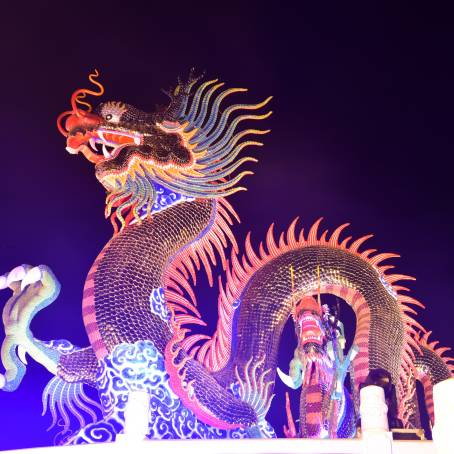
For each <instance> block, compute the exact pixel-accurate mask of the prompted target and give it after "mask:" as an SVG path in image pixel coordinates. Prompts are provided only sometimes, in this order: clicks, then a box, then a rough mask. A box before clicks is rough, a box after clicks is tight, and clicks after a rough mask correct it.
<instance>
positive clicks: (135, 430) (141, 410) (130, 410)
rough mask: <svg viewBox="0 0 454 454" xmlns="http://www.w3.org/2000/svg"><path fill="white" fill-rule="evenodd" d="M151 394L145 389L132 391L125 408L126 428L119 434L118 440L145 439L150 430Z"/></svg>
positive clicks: (122, 441) (123, 441) (128, 441)
mask: <svg viewBox="0 0 454 454" xmlns="http://www.w3.org/2000/svg"><path fill="white" fill-rule="evenodd" d="M149 407H150V396H149V394H148V393H147V392H145V391H131V392H130V393H129V396H128V403H127V404H126V410H125V428H124V430H123V433H122V434H118V435H117V442H121V443H125V442H127V443H131V442H139V441H144V440H145V437H146V435H147V432H148V412H149V409H150V408H149Z"/></svg>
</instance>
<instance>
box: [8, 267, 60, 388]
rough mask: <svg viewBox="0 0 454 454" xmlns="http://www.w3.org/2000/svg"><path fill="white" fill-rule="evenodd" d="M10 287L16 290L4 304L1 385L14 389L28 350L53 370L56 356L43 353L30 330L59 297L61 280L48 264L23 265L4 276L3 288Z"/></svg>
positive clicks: (23, 371)
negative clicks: (3, 372)
mask: <svg viewBox="0 0 454 454" xmlns="http://www.w3.org/2000/svg"><path fill="white" fill-rule="evenodd" d="M7 287H9V288H10V289H11V290H12V291H13V294H12V295H11V297H10V298H9V299H8V301H7V302H6V304H5V306H4V308H3V314H2V319H3V325H4V330H5V338H4V340H3V343H2V345H1V352H0V356H1V363H2V364H3V367H4V368H5V374H4V375H1V374H0V389H2V390H3V391H14V390H15V389H17V387H18V386H19V384H20V382H21V380H22V378H23V376H24V374H25V370H26V367H25V366H26V365H27V358H26V353H28V354H29V355H30V356H31V357H32V358H33V359H35V360H37V361H38V362H41V364H43V365H45V366H46V367H47V368H48V369H49V370H51V369H52V368H53V367H54V362H53V360H52V358H50V359H49V358H48V357H47V356H46V355H45V354H44V353H43V348H42V347H41V346H40V345H39V343H37V342H36V341H35V340H34V338H33V334H32V332H31V330H30V324H31V322H32V320H33V318H34V316H35V315H36V314H37V312H39V311H40V310H42V309H44V308H45V307H46V306H48V305H49V304H51V303H52V302H53V301H54V300H55V298H56V297H57V295H58V293H59V290H60V284H59V283H58V281H57V279H56V278H55V276H54V274H53V273H52V271H51V270H50V269H49V268H48V267H46V266H44V265H40V266H35V267H32V266H31V265H20V266H17V267H16V268H14V269H12V270H11V271H10V272H9V273H7V274H5V275H3V276H0V289H4V288H7Z"/></svg>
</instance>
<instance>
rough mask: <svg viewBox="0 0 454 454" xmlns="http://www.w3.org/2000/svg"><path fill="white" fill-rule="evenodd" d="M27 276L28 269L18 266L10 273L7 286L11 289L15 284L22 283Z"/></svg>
mask: <svg viewBox="0 0 454 454" xmlns="http://www.w3.org/2000/svg"><path fill="white" fill-rule="evenodd" d="M26 274H27V269H26V267H25V266H24V265H20V266H16V268H13V269H12V270H11V271H10V272H9V273H8V277H7V278H6V285H7V286H8V287H9V286H10V285H11V284H12V283H13V282H17V281H21V280H22V279H23V278H24V277H25V275H26Z"/></svg>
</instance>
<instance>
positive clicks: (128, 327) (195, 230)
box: [83, 188, 216, 359]
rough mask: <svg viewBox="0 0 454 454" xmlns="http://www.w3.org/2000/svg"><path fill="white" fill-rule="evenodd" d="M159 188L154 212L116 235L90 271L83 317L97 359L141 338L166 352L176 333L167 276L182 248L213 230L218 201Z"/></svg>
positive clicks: (172, 269)
mask: <svg viewBox="0 0 454 454" xmlns="http://www.w3.org/2000/svg"><path fill="white" fill-rule="evenodd" d="M158 190H159V191H160V194H159V192H158V191H157V192H158V197H157V199H156V202H155V203H154V205H153V212H152V214H151V215H148V216H145V217H144V218H143V219H140V220H137V221H136V222H131V223H130V224H129V225H127V226H126V227H124V228H123V229H122V230H121V231H120V232H119V233H118V234H116V235H114V236H113V237H112V239H111V240H110V241H109V242H108V243H107V244H106V246H105V247H104V249H103V250H102V251H101V253H100V254H99V256H98V257H97V259H96V260H95V262H94V264H93V266H92V268H91V270H90V272H89V274H88V277H87V280H86V283H85V288H84V300H83V316H84V323H85V327H86V330H87V334H88V336H89V339H90V342H91V344H92V345H93V346H94V350H95V353H96V355H97V357H98V359H99V358H102V357H104V356H105V355H106V354H108V353H110V352H111V351H112V350H113V348H114V347H115V346H116V345H118V344H120V343H123V342H127V343H134V342H136V341H138V340H141V339H149V340H151V341H152V342H154V343H155V345H156V347H157V348H158V350H159V351H160V352H163V351H164V349H165V346H166V344H167V342H168V341H169V340H170V338H171V336H172V334H171V329H170V327H169V324H168V315H169V314H168V309H169V307H166V306H165V303H164V298H163V296H164V295H163V289H164V286H165V280H166V279H167V280H168V279H169V277H170V276H172V275H174V274H175V272H176V271H175V266H176V265H177V263H178V257H179V256H180V255H181V252H182V251H185V250H187V249H188V248H190V247H191V245H192V244H193V243H199V242H201V241H202V242H203V240H204V238H205V236H207V235H209V233H210V230H211V229H212V228H213V227H212V226H213V221H214V218H215V217H216V202H214V201H211V200H207V199H197V200H194V199H189V198H185V197H184V196H181V195H179V194H176V193H172V192H170V191H166V190H165V189H164V188H158ZM159 306H160V307H159ZM150 309H151V310H150ZM170 309H172V306H170ZM177 316H178V315H177Z"/></svg>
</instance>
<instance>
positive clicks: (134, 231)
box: [0, 74, 451, 443]
mask: <svg viewBox="0 0 454 454" xmlns="http://www.w3.org/2000/svg"><path fill="white" fill-rule="evenodd" d="M96 76H97V74H95V75H91V76H90V80H91V82H93V83H94V84H95V85H96V86H97V88H98V90H97V91H92V90H87V89H81V90H77V91H76V92H75V93H74V94H73V96H72V98H71V107H72V109H71V110H70V111H67V112H64V113H63V114H62V115H61V116H60V117H59V120H58V126H59V129H60V131H61V132H62V133H63V134H64V135H65V137H66V139H67V151H68V152H70V153H72V154H77V153H81V154H83V155H84V156H85V157H86V158H87V159H88V160H89V161H90V162H92V163H93V164H94V165H95V172H96V177H97V178H98V180H99V181H100V182H101V184H103V186H104V187H105V188H106V191H107V199H106V217H110V219H111V222H112V224H113V226H114V235H113V237H112V238H111V240H110V241H109V242H108V243H107V244H106V245H105V247H104V248H103V250H102V251H101V252H100V254H99V255H98V257H97V258H96V260H95V262H94V263H93V265H92V267H91V269H90V271H89V273H88V276H87V279H86V282H85V287H84V292H83V302H82V314H83V319H84V324H85V328H86V331H87V334H88V337H89V340H90V346H89V347H86V348H83V349H78V348H75V347H72V346H70V347H68V345H70V344H68V345H67V344H66V343H64V342H62V341H59V342H57V343H52V342H47V343H46V342H42V341H39V340H37V339H35V338H34V337H33V335H32V333H31V330H30V323H31V321H32V319H33V317H34V315H35V314H36V313H37V312H38V311H39V310H41V309H43V308H44V307H46V306H47V305H49V304H50V303H52V302H53V301H54V300H55V299H56V297H57V295H58V290H59V284H58V281H57V280H56V278H55V276H54V275H53V274H52V272H51V271H50V270H49V269H48V268H47V267H45V266H40V267H34V268H33V267H28V266H22V267H18V268H16V269H15V270H13V271H12V272H11V273H10V274H9V275H7V276H4V277H3V278H2V280H1V281H0V284H1V285H2V286H3V287H6V286H9V287H10V288H11V289H12V290H13V296H12V297H11V298H10V300H9V301H8V303H7V304H6V306H5V309H4V312H3V322H4V326H5V330H6V338H5V341H4V343H3V347H2V361H3V364H4V366H5V369H6V373H5V376H4V378H3V383H0V384H2V385H3V389H4V390H7V391H13V390H14V389H16V388H17V386H19V384H20V381H21V379H22V377H23V375H24V373H25V365H24V363H23V361H22V360H23V359H24V358H23V356H24V355H23V353H22V354H21V353H19V356H18V355H17V353H16V352H17V351H19V352H24V351H25V352H27V353H28V354H29V355H30V356H32V357H33V358H34V359H35V360H36V361H38V362H40V363H41V364H43V365H44V366H45V367H47V369H48V370H49V371H50V372H51V373H52V374H54V375H55V378H54V379H53V380H57V381H54V382H52V384H50V385H49V388H47V391H46V392H45V396H46V398H47V397H48V396H52V399H51V401H50V403H49V405H50V406H51V407H52V408H53V409H55V407H56V406H57V403H58V402H59V399H60V409H63V412H65V405H64V404H66V405H67V407H68V408H70V409H72V410H74V407H75V404H74V401H73V400H71V398H69V397H68V396H69V395H70V393H69V392H67V390H68V389H69V388H68V386H73V387H77V388H71V389H74V390H76V391H74V392H73V394H74V395H75V396H76V397H75V399H76V403H77V402H79V407H80V406H81V405H82V407H83V408H84V407H85V408H88V407H87V405H88V404H87V403H86V402H90V400H89V399H88V398H87V397H86V396H85V395H83V394H82V391H81V388H80V386H81V384H87V385H91V386H93V387H95V388H96V389H97V390H98V392H99V397H100V402H101V407H100V408H102V411H103V417H102V421H100V422H98V423H96V422H93V423H91V424H88V425H87V424H86V423H85V419H83V418H82V421H81V420H80V419H79V418H78V419H79V422H81V425H82V426H85V427H83V428H82V429H81V431H80V432H79V433H78V434H71V436H67V437H66V438H65V439H64V442H66V443H79V442H80V443H84V442H89V441H93V437H92V436H91V435H90V433H91V432H90V431H91V430H92V429H93V430H94V431H95V430H98V431H99V430H101V429H100V427H101V426H102V430H103V431H104V432H106V433H108V434H110V435H109V436H112V437H114V436H115V433H118V432H121V430H122V428H123V423H122V421H123V420H124V414H123V412H124V405H125V402H126V401H127V396H128V393H129V392H130V391H132V390H135V389H142V390H146V391H147V392H148V393H149V394H150V396H152V402H158V401H159V405H160V406H161V407H160V409H157V408H156V406H155V407H153V405H155V404H153V405H152V408H151V410H150V411H151V413H150V414H151V416H150V421H152V422H150V432H149V436H150V437H151V438H153V437H164V436H165V437H181V438H183V437H189V436H191V437H193V436H201V437H220V436H237V437H240V436H241V437H251V436H270V435H271V434H272V430H271V429H270V428H269V426H268V425H267V423H266V421H265V416H266V414H267V412H268V409H269V407H270V404H271V400H272V397H273V396H272V391H273V386H274V380H275V377H276V369H277V360H278V354H279V346H280V339H281V335H282V332H283V328H284V325H285V324H286V322H287V320H288V319H289V317H290V316H291V315H292V313H293V311H294V308H295V305H296V304H297V302H298V301H300V300H302V299H303V298H307V297H311V296H313V295H316V294H317V293H318V294H324V293H329V294H333V295H336V296H338V297H340V298H342V299H343V300H344V301H346V302H347V304H349V305H350V306H351V307H352V309H353V310H354V312H355V315H356V332H355V338H354V341H353V342H354V345H355V346H356V347H357V354H356V356H355V357H354V358H353V360H352V366H351V368H350V374H351V376H352V378H353V382H354V386H353V388H354V389H353V390H352V396H351V398H352V399H353V401H355V404H356V406H357V404H358V401H357V392H358V388H359V385H360V384H361V383H362V382H363V381H364V380H365V378H366V377H367V375H368V373H369V371H370V370H372V369H377V368H382V369H386V370H387V371H389V372H390V374H391V376H392V380H393V383H394V384H395V385H396V387H397V390H398V398H399V399H400V400H401V401H403V400H404V399H405V398H406V396H408V395H409V386H410V385H409V384H408V383H409V382H408V380H409V377H410V374H411V373H414V371H415V370H416V369H415V366H418V367H419V364H420V363H419V362H418V361H419V359H418V358H420V357H421V358H428V357H429V356H430V355H434V356H435V357H437V358H438V356H439V355H438V354H437V352H436V351H431V353H430V354H429V353H428V352H426V350H424V348H425V347H421V346H420V345H421V339H420V338H419V337H418V336H417V330H418V329H422V327H420V326H419V324H418V323H417V322H416V321H415V320H414V319H413V318H412V317H411V315H410V314H411V312H412V311H413V310H412V309H411V308H410V305H412V304H413V305H421V303H419V302H418V301H416V300H414V299H413V298H412V297H410V296H408V295H407V294H406V293H405V288H403V287H400V286H398V285H397V284H396V282H398V281H400V280H402V279H408V277H407V276H403V275H399V274H388V273H387V270H388V269H389V268H391V267H390V266H386V265H382V262H383V261H384V260H386V259H389V258H392V257H395V256H396V255H395V254H376V253H375V252H376V251H375V250H373V249H368V250H362V251H360V247H361V245H362V244H363V242H364V241H365V240H366V239H368V238H369V237H370V235H369V236H366V237H362V238H359V239H357V240H354V241H353V240H351V237H348V238H345V239H344V240H342V241H341V240H340V235H341V232H342V230H343V229H344V228H345V227H346V226H347V224H344V225H342V226H340V227H339V228H338V229H336V230H335V231H334V232H333V233H332V234H331V235H328V232H327V231H324V232H323V233H321V234H320V232H319V225H320V220H319V221H317V222H316V223H315V224H314V225H313V226H312V227H311V228H310V229H309V230H308V231H307V233H305V232H304V230H301V231H299V232H297V230H296V224H297V220H296V219H295V221H294V222H292V224H291V225H290V227H289V229H288V230H287V231H286V232H283V233H282V234H281V235H280V236H279V237H278V239H276V238H275V236H274V233H273V226H271V227H270V229H269V231H268V234H267V237H266V242H265V244H262V243H261V244H260V246H259V248H258V251H255V250H254V248H253V247H252V245H251V239H250V236H249V235H248V237H247V239H246V242H245V247H244V253H243V254H241V253H240V248H239V247H238V245H237V242H236V239H235V237H234V235H233V233H232V231H231V225H232V224H233V222H234V220H235V219H238V217H237V215H236V213H235V211H234V210H233V208H232V207H231V206H230V204H229V203H228V201H227V200H226V197H227V196H228V195H230V194H232V193H234V192H236V191H238V190H242V189H244V188H242V187H239V186H238V183H239V181H240V180H241V179H242V177H244V176H245V175H247V174H248V173H250V172H240V173H236V170H237V168H238V167H239V166H241V165H242V164H244V163H245V162H248V161H255V159H253V158H248V157H245V158H238V155H239V153H240V152H241V150H242V149H243V148H245V147H246V146H249V145H261V143H260V142H257V141H252V140H243V137H245V136H246V135H251V134H254V135H260V134H264V133H266V132H268V131H265V130H258V129H247V130H245V131H241V132H237V131H236V128H237V127H238V125H239V124H240V123H241V122H242V121H245V120H248V121H253V120H261V119H265V118H266V117H268V116H269V114H270V112H268V113H266V114H260V115H257V114H241V115H236V113H237V111H241V110H243V111H244V110H246V111H250V110H252V111H254V110H258V109H261V108H262V107H264V106H265V105H266V104H267V102H268V101H269V99H267V100H265V101H264V102H262V103H259V104H255V105H249V104H235V105H233V106H229V107H226V108H222V109H221V103H222V102H223V101H224V99H225V98H226V97H227V96H229V95H232V94H234V93H237V92H242V91H245V90H244V89H229V90H224V91H221V92H218V90H219V88H220V87H221V86H222V84H219V83H217V80H213V81H207V82H204V83H199V84H198V82H199V78H195V77H193V76H192V74H191V77H190V79H189V81H188V82H187V83H181V82H180V83H179V84H178V86H177V88H176V89H175V90H173V91H171V92H170V93H169V95H170V98H171V102H170V104H169V106H168V107H167V108H165V109H162V110H161V111H158V112H156V113H154V114H149V113H145V112H142V111H140V110H138V109H136V108H135V107H133V106H130V105H127V104H124V103H120V102H108V103H103V104H101V105H100V106H99V107H98V108H97V109H96V110H95V111H94V112H92V111H91V106H90V105H89V104H88V103H87V102H86V101H85V100H84V99H85V97H86V96H87V95H95V96H99V95H101V94H103V88H102V86H101V85H100V84H99V82H98V81H97V80H96ZM197 84H198V85H197ZM196 87H197V88H196ZM215 93H216V96H214V95H215ZM81 106H88V107H89V109H88V110H86V109H82V107H81ZM99 148H102V154H100V153H99ZM228 249H231V251H230V255H229V254H228V253H227V252H226V251H227V250H228ZM219 260H220V262H221V264H222V267H223V269H224V270H225V276H226V277H225V279H224V281H223V280H222V278H219V289H220V292H219V300H218V307H219V319H218V324H217V329H216V331H215V333H214V334H213V335H212V336H211V337H210V336H206V335H201V334H197V333H191V332H190V330H189V328H187V325H191V324H192V325H197V324H198V325H203V324H204V322H203V320H202V316H201V314H200V313H199V311H198V309H197V302H196V298H195V294H194V286H195V284H196V275H197V272H198V270H199V269H200V268H201V267H202V266H203V267H204V268H205V271H206V273H207V276H208V280H209V282H210V283H211V284H213V274H212V273H213V272H212V266H213V265H216V264H217V262H218V261H219ZM413 312H414V311H413ZM303 331H304V330H303ZM418 355H419V356H418ZM421 361H422V360H421ZM421 361H420V362H421ZM442 363H443V365H442ZM123 364H125V365H128V368H126V369H124V368H123V366H122V365H123ZM330 364H331V365H332V367H334V365H333V364H334V362H333V361H331V363H330ZM420 369H421V370H424V371H426V372H425V374H426V376H429V375H430V376H431V377H432V376H437V377H438V376H440V373H441V375H442V378H444V377H448V376H449V374H450V373H451V371H450V369H449V368H448V367H447V366H446V364H445V363H444V362H443V361H442V360H441V363H440V362H439V361H438V360H433V361H431V362H430V364H429V365H425V366H424V367H422V366H421V367H420ZM428 370H430V373H429V372H427V371H428ZM440 371H441V372H440ZM346 372H347V371H346V370H345V371H344V372H343V375H342V377H343V378H345V373H346ZM328 376H329V377H331V378H327V379H326V380H327V383H325V384H324V385H323V386H324V388H323V392H322V391H321V390H322V388H321V386H322V384H321V383H320V381H319V380H315V381H314V378H312V379H311V378H309V379H308V381H307V382H306V383H305V384H303V387H304V386H306V389H305V391H304V393H303V395H304V396H305V397H304V399H307V398H309V399H310V396H311V393H310V392H309V391H308V390H309V388H310V387H311V386H312V387H313V388H314V389H317V390H318V392H319V394H320V393H322V394H323V393H325V394H326V390H327V389H330V387H332V386H333V383H334V382H333V379H334V378H333V377H336V374H335V373H334V372H333V371H332V373H331V375H330V374H328ZM440 377H441V376H440ZM416 378H419V379H421V380H424V379H423V378H422V375H420V376H416ZM311 380H312V381H311ZM342 381H343V379H342ZM156 383H158V384H159V386H154V385H153V384H156ZM412 386H413V387H414V384H413V385H412ZM63 390H65V392H66V396H67V397H66V398H65V397H62V393H63ZM341 394H342V393H341ZM163 396H165V398H164V397H163ZM324 398H325V400H326V396H325V397H324ZM346 399H347V398H346ZM348 400H349V402H350V397H348ZM62 401H63V403H61V402H62ZM80 402H82V404H80ZM84 402H85V403H84ZM302 402H303V403H304V404H303V405H302V406H301V409H300V419H301V420H303V419H304V418H305V415H306V412H307V405H306V403H305V402H306V400H302ZM156 405H158V404H156ZM76 407H77V405H76ZM349 408H350V410H349V411H350V416H349V418H350V419H349V420H353V419H354V417H355V411H354V408H353V406H351V405H350V406H349ZM405 408H406V411H407V413H408V411H409V410H408V406H407V407H405ZM318 411H319V410H317V412H318ZM320 411H321V410H320ZM403 411H404V410H403ZM73 413H74V411H73ZM86 413H87V411H86ZM88 413H89V414H90V412H88ZM158 414H159V415H160V416H159V417H164V416H162V415H166V416H165V417H166V418H167V419H166V424H167V423H168V424H167V425H166V426H165V427H166V429H165V431H163V430H162V427H164V426H163V425H162V424H160V422H159V421H158V419H159V418H158V419H156V418H157V416H156V415H158ZM347 419H348V418H347ZM183 420H184V421H192V422H191V423H188V424H187V427H189V426H191V427H192V429H191V430H189V429H185V430H183V429H182V427H180V426H178V423H177V421H183ZM319 420H320V419H319ZM153 421H154V422H153ZM99 424H101V426H100V425H99ZM159 427H161V429H159ZM194 427H196V428H197V429H194ZM336 427H337V425H336ZM65 428H67V425H65ZM300 435H307V436H311V434H310V433H309V432H305V431H304V430H301V431H300ZM312 435H313V436H319V435H320V427H318V429H317V430H316V431H315V432H314V433H313V434H312ZM330 435H331V436H341V435H342V434H341V433H340V432H338V431H337V429H335V430H332V431H331V433H330Z"/></svg>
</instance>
